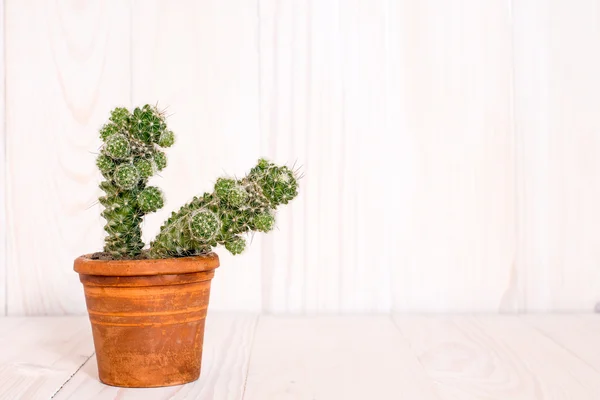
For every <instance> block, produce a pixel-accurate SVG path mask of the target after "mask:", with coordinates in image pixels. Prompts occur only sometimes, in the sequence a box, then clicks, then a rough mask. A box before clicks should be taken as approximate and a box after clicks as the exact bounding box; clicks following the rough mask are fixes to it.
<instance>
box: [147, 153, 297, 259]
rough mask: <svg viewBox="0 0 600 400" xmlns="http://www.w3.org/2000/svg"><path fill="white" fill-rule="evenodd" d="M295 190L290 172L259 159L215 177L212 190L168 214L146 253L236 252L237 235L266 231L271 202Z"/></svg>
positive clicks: (271, 219) (240, 242)
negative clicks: (237, 175) (242, 171)
mask: <svg viewBox="0 0 600 400" xmlns="http://www.w3.org/2000/svg"><path fill="white" fill-rule="evenodd" d="M297 194H298V182H297V176H296V173H295V172H294V171H292V170H291V169H289V168H288V167H286V166H277V165H275V164H273V163H270V162H268V161H267V160H265V159H261V160H259V161H258V164H257V165H256V166H255V167H254V168H252V170H251V171H250V173H249V174H248V175H246V176H245V177H244V178H243V179H240V180H236V179H230V178H219V179H217V182H216V183H215V187H214V191H213V193H205V194H204V195H203V196H201V197H195V198H194V199H193V200H192V201H191V202H190V203H188V204H186V205H185V206H183V207H182V208H181V209H180V210H179V211H178V212H177V213H173V214H172V215H171V218H169V219H168V220H167V221H166V222H165V224H164V225H163V226H162V227H161V229H160V232H159V234H158V236H157V237H156V239H155V240H154V241H153V242H152V243H151V244H150V256H151V257H152V258H166V257H181V256H187V255H194V254H202V253H207V252H209V251H211V248H212V247H214V246H216V245H224V246H225V248H226V249H227V250H228V251H229V252H231V253H232V254H239V253H241V252H242V251H243V250H244V248H245V247H246V241H245V239H244V238H243V237H242V236H241V235H242V234H245V233H247V232H251V231H259V232H269V231H271V230H272V229H273V228H274V226H275V210H276V208H277V206H279V205H280V204H287V203H288V202H289V201H290V200H292V199H293V198H294V197H296V195H297Z"/></svg>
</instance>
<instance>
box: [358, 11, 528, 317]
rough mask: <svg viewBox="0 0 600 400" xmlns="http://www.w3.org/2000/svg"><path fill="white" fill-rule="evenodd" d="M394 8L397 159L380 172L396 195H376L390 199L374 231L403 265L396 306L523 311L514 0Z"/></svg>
mask: <svg viewBox="0 0 600 400" xmlns="http://www.w3.org/2000/svg"><path fill="white" fill-rule="evenodd" d="M388 5H389V9H388V13H389V15H388V22H387V23H388V24H389V26H388V34H387V40H388V48H389V50H388V51H389V59H388V62H389V63H390V65H389V71H387V73H388V76H389V77H390V78H389V79H390V83H391V86H390V87H389V91H388V93H387V96H388V111H387V118H389V119H390V122H389V127H388V129H389V131H388V133H387V142H386V143H387V145H386V146H385V147H386V148H387V149H388V150H387V152H384V153H382V154H381V157H383V158H385V159H388V160H389V161H388V163H389V164H388V166H387V168H378V169H374V170H373V171H374V173H376V174H382V173H385V174H386V180H387V182H388V189H387V190H384V191H383V192H382V193H378V194H377V198H379V199H384V200H382V201H380V202H379V204H378V206H379V208H381V209H383V210H384V211H383V212H382V214H383V215H382V216H381V219H382V220H383V221H386V223H387V224H386V225H384V226H385V230H384V231H381V230H380V229H378V230H374V231H370V232H365V234H371V235H372V234H373V233H374V232H377V235H375V237H376V238H377V239H381V240H382V241H383V243H384V244H385V246H384V247H385V249H387V252H388V254H389V255H388V264H389V265H393V266H395V267H394V268H393V269H392V277H391V285H392V288H393V289H392V290H393V292H392V293H393V299H392V306H393V309H394V310H395V311H403V312H404V311H407V312H419V311H427V312H428V311H435V312H447V311H451V312H455V311H456V312H463V311H488V312H496V311H498V310H500V311H513V310H515V309H516V307H515V303H516V296H517V294H518V292H517V289H518V288H517V287H516V284H517V281H516V280H515V279H516V276H515V274H516V272H515V269H514V252H515V189H514V187H515V180H514V171H515V168H514V160H515V158H514V140H513V139H514V138H513V136H514V134H513V119H512V104H511V87H512V72H511V71H512V49H511V21H510V14H509V11H510V9H509V7H508V4H507V2H506V1H504V0H493V1H483V2H479V1H471V0H459V1H452V2H448V1H444V0H429V1H390V2H389V3H388ZM375 171H376V172H375ZM396 193H397V194H396ZM392 199H393V200H392ZM388 202H389V205H388ZM363 246H364V244H363ZM366 247H367V248H371V249H373V251H372V252H374V251H379V248H373V247H372V246H370V245H367V246H366ZM371 264H372V263H368V266H369V268H370V266H371ZM380 285H383V284H382V283H380Z"/></svg>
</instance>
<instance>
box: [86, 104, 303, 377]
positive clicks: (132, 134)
mask: <svg viewBox="0 0 600 400" xmlns="http://www.w3.org/2000/svg"><path fill="white" fill-rule="evenodd" d="M100 137H101V139H102V141H103V144H102V147H101V150H100V154H99V155H98V158H97V162H96V164H97V166H98V168H99V170H100V172H101V174H102V176H103V177H104V181H102V182H101V183H100V188H101V189H102V191H103V192H104V195H103V196H102V197H100V198H99V202H100V204H101V205H102V206H103V207H104V210H103V212H102V216H103V217H104V218H105V219H106V225H105V227H104V229H105V231H106V233H107V236H106V238H105V243H104V251H102V252H97V253H93V254H88V255H84V256H81V257H79V258H77V259H76V260H75V265H74V269H75V271H76V272H78V273H79V277H80V280H81V282H82V283H83V287H84V292H85V298H86V304H87V309H88V313H89V317H90V322H91V325H92V333H93V338H94V346H95V349H96V355H97V361H98V372H99V377H100V380H101V381H102V382H104V383H106V384H109V385H113V386H123V387H157V386H169V385H178V384H183V383H187V382H191V381H194V380H196V379H198V377H199V375H200V364H201V358H202V343H203V337H204V322H205V317H206V310H207V307H208V300H209V293H210V282H211V279H212V277H213V275H214V270H215V269H216V268H217V267H218V266H219V258H218V256H217V255H216V254H215V253H213V252H212V248H213V247H215V246H217V245H223V246H224V247H225V248H226V249H227V250H228V251H230V252H231V253H232V254H239V253H241V252H242V251H243V250H244V248H245V247H246V240H245V238H244V235H245V234H247V233H249V232H255V231H258V232H269V231H271V230H272V229H273V227H274V224H275V210H276V209H277V207H278V206H279V205H281V204H287V203H288V202H289V201H290V200H292V199H293V198H294V197H296V195H297V193H298V192H297V189H298V182H297V181H298V175H297V171H294V170H292V169H290V168H288V167H286V166H277V165H275V164H273V163H271V162H269V161H267V160H265V159H260V160H259V161H258V164H257V165H256V166H255V167H254V168H252V169H251V170H250V172H249V173H248V175H246V176H245V177H243V178H242V179H233V178H227V177H223V178H219V179H217V181H216V183H215V186H214V191H213V192H212V193H204V194H203V195H202V196H198V197H194V198H193V199H192V201H190V202H189V203H188V204H186V205H184V206H183V207H181V208H180V209H179V210H178V211H177V212H173V213H172V214H171V217H170V218H169V219H168V220H167V221H165V223H164V224H163V225H162V227H161V228H160V232H159V233H158V235H157V236H156V238H155V239H154V240H153V241H152V242H151V243H150V245H149V247H147V248H146V247H145V245H144V243H143V242H142V232H141V224H142V221H143V218H144V215H146V214H148V213H152V212H155V211H157V210H158V209H160V208H161V207H163V204H164V198H163V194H162V192H161V190H160V189H159V188H157V187H155V186H149V185H148V180H149V179H150V178H151V177H152V176H153V175H154V174H155V173H156V172H158V171H161V170H162V169H164V168H165V167H166V166H167V158H166V156H165V153H164V152H163V151H162V150H161V148H168V147H170V146H172V145H173V144H174V142H175V137H174V135H173V132H172V131H170V130H169V129H168V128H167V125H166V122H165V115H164V113H163V112H161V111H160V110H158V109H157V108H156V107H155V106H150V105H145V106H143V107H140V108H136V109H135V110H133V112H130V111H129V110H127V109H126V108H115V109H114V110H113V111H112V112H111V115H110V119H109V121H108V122H107V123H106V125H104V126H103V127H102V129H101V130H100Z"/></svg>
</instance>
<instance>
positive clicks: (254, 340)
mask: <svg viewBox="0 0 600 400" xmlns="http://www.w3.org/2000/svg"><path fill="white" fill-rule="evenodd" d="M259 1H260V0H259ZM260 318H261V314H258V315H256V317H255V318H254V329H253V330H252V338H251V339H250V351H249V352H248V360H247V361H246V376H245V377H244V384H243V385H242V398H241V400H244V398H245V397H246V387H247V386H248V376H249V375H250V363H251V361H252V353H253V350H254V344H255V342H256V332H257V331H258V324H259V323H260Z"/></svg>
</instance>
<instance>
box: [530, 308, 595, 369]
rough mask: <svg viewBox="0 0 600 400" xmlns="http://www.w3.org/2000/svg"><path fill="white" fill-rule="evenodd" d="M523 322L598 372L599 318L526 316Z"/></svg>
mask: <svg viewBox="0 0 600 400" xmlns="http://www.w3.org/2000/svg"><path fill="white" fill-rule="evenodd" d="M523 320H525V321H526V322H527V323H528V324H530V325H531V326H533V327H535V328H536V329H538V330H539V331H540V333H542V334H543V335H544V336H546V337H548V338H549V339H550V340H552V341H554V342H555V343H557V344H558V345H560V346H563V347H564V348H565V349H567V350H568V351H569V352H571V353H572V354H574V355H576V356H577V357H579V358H580V359H582V360H583V361H585V362H586V363H587V364H589V365H590V366H592V367H593V368H595V369H596V371H600V343H598V335H600V316H598V315H582V316H576V315H527V316H524V317H523Z"/></svg>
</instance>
